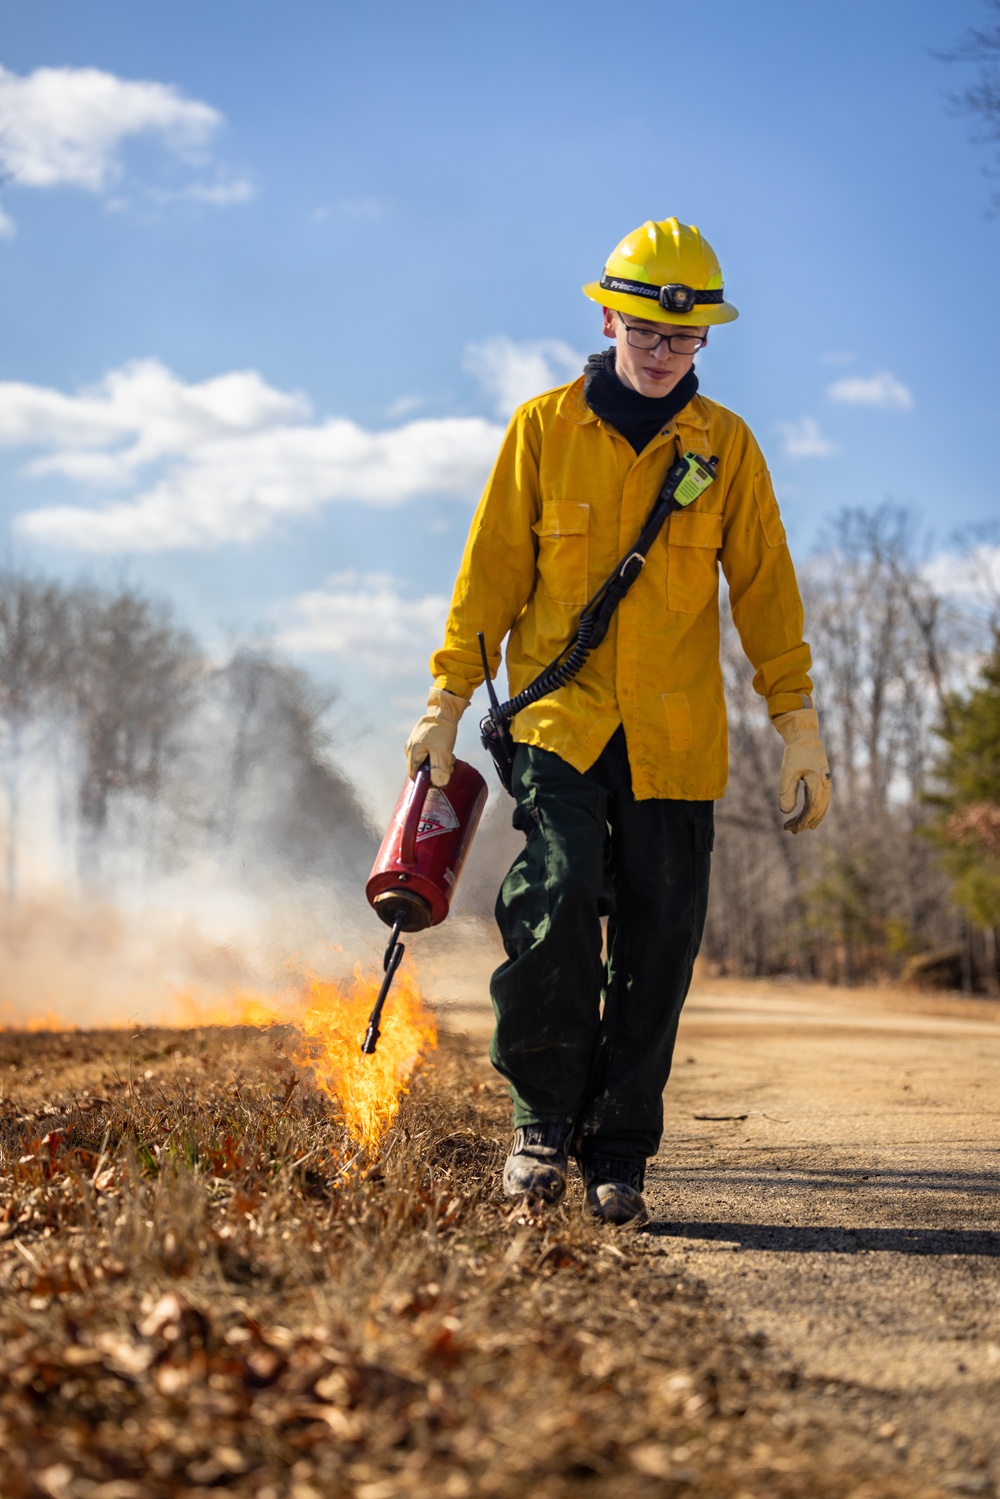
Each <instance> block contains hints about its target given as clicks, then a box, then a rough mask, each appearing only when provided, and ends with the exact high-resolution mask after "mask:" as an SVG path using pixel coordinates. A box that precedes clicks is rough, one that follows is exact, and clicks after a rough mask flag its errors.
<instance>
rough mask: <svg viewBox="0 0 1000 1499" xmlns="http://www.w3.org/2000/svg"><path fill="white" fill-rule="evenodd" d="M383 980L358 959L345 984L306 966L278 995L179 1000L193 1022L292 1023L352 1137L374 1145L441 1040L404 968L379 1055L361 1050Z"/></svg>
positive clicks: (305, 1063) (306, 1060)
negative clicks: (369, 973)
mask: <svg viewBox="0 0 1000 1499" xmlns="http://www.w3.org/2000/svg"><path fill="white" fill-rule="evenodd" d="M380 985H381V977H368V976H366V975H365V974H364V973H362V971H361V968H360V965H359V967H358V968H357V970H356V972H355V977H354V982H353V983H352V984H351V985H350V986H349V987H348V988H347V989H346V991H345V990H343V989H341V988H340V987H339V986H338V985H337V984H335V983H333V982H332V981H331V980H328V979H322V978H319V977H318V976H317V975H316V974H312V973H308V972H304V973H301V974H300V975H298V979H297V982H296V983H295V985H294V986H293V987H292V988H291V989H289V990H288V991H286V992H285V993H284V994H280V995H269V994H255V993H252V992H251V993H246V992H240V993H237V994H235V995H233V996H231V997H230V998H228V999H226V1000H224V1001H222V1002H219V1001H216V1002H215V1003H213V1004H211V1005H205V1004H202V1003H201V1002H199V1000H198V998H197V997H196V996H195V995H192V994H190V993H185V994H179V995H177V996H176V1000H175V1004H176V1006H177V1008H178V1009H179V1011H180V1013H181V1015H182V1017H183V1023H184V1024H185V1025H188V1026H196V1025H253V1026H260V1027H267V1026H271V1025H290V1026H294V1028H295V1029H296V1031H297V1032H298V1035H299V1040H298V1044H297V1046H296V1048H295V1051H294V1052H293V1058H294V1060H295V1061H296V1062H297V1063H298V1064H299V1065H300V1066H302V1067H306V1068H308V1069H309V1070H310V1072H311V1074H312V1082H313V1084H314V1086H315V1087H317V1088H319V1089H320V1090H321V1091H322V1092H324V1093H327V1094H329V1096H330V1097H331V1098H334V1099H336V1101H337V1103H338V1105H339V1106H340V1110H341V1112H342V1114H343V1116H344V1124H345V1126H346V1128H347V1131H348V1134H349V1135H350V1136H351V1139H352V1140H354V1141H355V1143H356V1144H358V1145H360V1146H361V1147H362V1149H364V1150H368V1151H370V1150H371V1149H372V1148H373V1147H374V1146H375V1145H377V1144H378V1142H379V1140H380V1139H381V1137H382V1135H383V1134H384V1133H385V1131H386V1130H387V1129H388V1128H389V1125H390V1124H391V1123H392V1121H393V1120H394V1119H395V1117H396V1114H397V1113H398V1112H399V1105H400V1103H401V1101H402V1099H403V1096H404V1094H405V1093H406V1092H407V1088H408V1084H409V1081H410V1077H411V1076H412V1073H413V1069H414V1068H415V1067H416V1065H417V1063H418V1061H419V1060H420V1058H421V1056H422V1055H423V1054H424V1052H425V1051H429V1050H433V1048H434V1047H436V1046H437V1026H436V1025H435V1023H434V1018H433V1016H432V1015H431V1013H430V1011H429V1010H428V1009H427V1007H426V1005H425V1004H424V1001H423V999H422V998H421V995H420V990H419V988H418V986H417V982H416V979H415V977H414V976H413V974H412V972H410V971H409V970H408V969H407V968H405V967H404V968H402V969H401V970H400V972H399V973H398V974H397V975H396V978H395V981H394V983H393V986H392V989H391V990H390V991H389V997H388V999H387V1000H386V1005H385V1009H384V1010H383V1011H382V1021H381V1035H380V1037H379V1042H378V1047H377V1049H376V1051H375V1053H374V1055H373V1056H365V1055H364V1054H363V1053H362V1051H361V1041H362V1037H363V1036H364V1034H365V1030H366V1029H367V1026H368V1017H369V1015H370V1014H371V1011H372V1007H373V1005H374V1004H375V1000H376V997H377V995H378V991H379V987H380Z"/></svg>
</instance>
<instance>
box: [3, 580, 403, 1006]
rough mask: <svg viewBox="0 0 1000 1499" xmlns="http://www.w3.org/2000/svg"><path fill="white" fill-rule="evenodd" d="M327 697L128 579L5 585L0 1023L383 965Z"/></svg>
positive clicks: (361, 832) (203, 997)
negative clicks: (116, 585)
mask: <svg viewBox="0 0 1000 1499" xmlns="http://www.w3.org/2000/svg"><path fill="white" fill-rule="evenodd" d="M329 706H330V705H329V702H328V701H327V700H324V699H323V698H321V697H319V696H318V695H317V692H316V690H315V688H314V687H313V685H312V683H311V682H310V680H309V678H308V677H306V676H305V674H304V673H302V672H299V671H297V670H296V669H295V668H294V667H292V666H290V665H289V664H288V663H286V662H283V661H281V660H278V659H274V658H271V657H269V656H267V655H266V654H262V653H260V652H247V651H240V652H237V653H236V654H235V655H234V657H233V658H232V659H231V660H230V661H229V662H227V663H225V664H224V665H222V666H217V665H213V664H212V663H210V662H209V661H208V660H207V659H206V658H205V656H204V654H203V653H202V652H201V651H200V650H199V649H198V647H197V644H196V642H194V641H193V640H192V639H191V638H190V636H188V635H186V634H185V633H184V632H183V631H181V630H180V629H178V628H177V626H176V625H175V624H174V623H173V621H172V619H171V618H170V616H169V613H168V611H166V610H165V609H164V608H162V607H161V606H157V605H156V604H154V603H151V602H150V601H149V600H147V599H144V598H143V597H141V596H140V595H137V594H136V593H135V592H133V591H129V590H124V591H122V592H119V593H117V594H113V595H111V594H101V593H99V592H95V591H94V590H89V589H64V588H61V587H60V586H58V585H54V584H49V583H40V582H38V581H37V580H32V579H26V578H24V577H21V576H10V575H8V576H7V577H4V578H0V943H2V949H3V957H4V961H3V964H2V975H0V1025H6V1026H23V1025H32V1024H36V1025H37V1024H42V1023H46V1021H48V1023H54V1022H55V1021H56V1020H59V1021H61V1022H63V1023H67V1024H80V1025H93V1026H100V1025H112V1024H123V1023H128V1022H135V1021H140V1022H149V1021H152V1020H169V1019H170V1018H172V1017H173V1016H174V1015H175V1014H176V1013H177V1012H178V1005H181V1007H182V1008H183V1007H184V1006H186V1007H187V1013H188V1014H191V1013H196V1012H197V1010H198V1008H199V1006H203V1007H204V1008H206V1009H207V1008H212V1009H215V1010H216V1011H218V1009H219V1003H220V1001H221V1000H224V998H225V996H226V995H232V996H234V997H235V996H237V995H238V993H239V992H240V991H246V990H255V991H258V992H259V991H264V992H274V991H276V990H279V989H281V988H284V987H286V986H287V985H288V983H289V982H290V980H291V977H292V974H293V972H294V971H295V970H301V969H302V968H304V967H312V968H313V969H315V970H317V971H320V972H322V973H323V974H325V975H327V976H340V975H342V974H349V973H350V971H351V970H352V968H353V966H354V964H355V962H356V961H358V960H361V961H363V962H368V963H370V962H372V961H373V960H374V959H376V958H377V955H378V953H379V949H380V941H381V931H380V928H379V926H378V923H377V922H375V921H374V920H373V919H372V917H371V914H370V912H369V911H368V908H367V905H366V903H365V900H364V893H363V891H364V881H365V877H366V875H367V873H368V870H369V868H370V866H371V861H372V857H373V854H374V851H375V848H376V847H377V843H378V838H377V835H376V833H375V831H374V829H373V828H372V827H371V826H370V825H369V823H368V821H367V819H366V816H365V813H364V809H363V808H362V807H361V805H360V803H359V801H358V799H357V797H356V795H355V793H354V791H353V789H352V787H351V786H350V785H349V783H348V782H347V780H346V779H345V778H344V777H343V776H342V775H341V774H340V773H339V772H338V770H337V768H336V766H335V764H334V762H333V759H332V755H331V750H330V745H329V742H328V739H327V735H326V733H325V731H324V723H325V721H326V713H327V710H328V708H329ZM185 996H186V998H183V997H185Z"/></svg>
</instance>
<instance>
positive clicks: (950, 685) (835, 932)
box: [704, 505, 1000, 992]
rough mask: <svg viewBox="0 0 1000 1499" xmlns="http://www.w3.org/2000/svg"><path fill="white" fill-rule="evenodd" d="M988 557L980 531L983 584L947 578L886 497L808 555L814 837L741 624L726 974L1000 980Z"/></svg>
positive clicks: (719, 867) (994, 673) (998, 805)
mask: <svg viewBox="0 0 1000 1499" xmlns="http://www.w3.org/2000/svg"><path fill="white" fill-rule="evenodd" d="M980 540H981V541H982V539H980ZM989 556H990V549H989V548H988V547H986V546H984V545H982V544H980V545H976V544H975V541H973V542H970V544H969V545H968V546H967V548H966V550H965V562H964V566H965V571H966V575H967V583H968V586H967V587H966V588H964V589H963V590H962V591H961V592H960V593H959V594H958V595H956V594H955V593H953V592H945V591H944V590H942V589H939V588H935V587H934V586H933V584H932V583H931V581H930V578H929V573H928V569H927V568H926V567H924V566H923V565H922V562H921V559H920V557H919V555H918V553H917V549H916V546H915V543H914V538H913V526H912V518H911V517H910V516H909V514H908V512H906V511H904V510H902V509H900V508H897V507H893V506H891V505H887V506H884V507H883V508H881V509H880V510H878V511H876V512H874V513H873V512H868V511H860V510H857V511H846V512H844V513H843V514H842V515H841V516H840V518H839V520H838V522H837V523H836V525H835V527H834V528H833V533H832V535H831V536H830V538H829V543H828V545H827V546H826V548H824V550H823V552H822V553H821V554H820V555H819V556H817V557H816V558H814V559H813V561H812V562H811V563H810V564H809V565H808V566H807V567H805V568H804V569H802V576H801V582H802V585H803V596H804V602H805V607H806V634H807V638H808V639H809V641H810V643H811V645H812V648H813V657H814V671H813V677H814V681H815V684H816V702H817V706H818V708H819V711H820V725H821V730H822V733H823V736H824V740H825V743H826V746H827V750H828V753H829V756H830V764H831V769H832V772H833V803H832V806H831V811H830V815H829V816H828V817H827V819H826V821H825V822H824V824H823V825H822V827H821V828H820V829H819V830H818V832H817V833H816V834H815V835H811V836H803V837H798V838H790V837H789V836H788V835H787V834H786V833H785V832H784V831H783V829H782V822H783V818H782V816H781V815H780V814H779V813H778V811H777V808H776V802H775V791H774V788H775V786H776V783H777V781H776V778H777V767H778V764H779V763H780V752H781V746H780V743H778V742H777V736H775V735H774V731H773V729H771V727H770V725H769V724H768V723H767V722H766V720H765V719H764V718H763V715H762V713H761V706H760V700H759V698H758V697H757V696H756V694H755V693H754V692H753V691H752V689H751V686H750V677H749V673H748V670H747V663H746V661H745V659H744V658H743V656H742V653H741V651H740V648H739V643H738V641H737V639H736V637H735V631H734V630H733V628H732V625H731V623H728V624H727V627H726V628H725V629H724V631H723V660H724V671H725V676H726V690H727V697H728V700H729V713H730V736H731V771H730V784H729V791H728V793H727V796H726V798H725V800H724V801H722V802H720V803H719V804H718V807H717V814H716V826H717V837H716V857H715V860H714V867H713V890H712V898H711V905H710V911H709V920H708V927H707V931H706V939H705V947H704V952H705V954H706V957H707V958H708V960H709V961H710V962H711V963H714V964H715V965H716V966H717V969H719V970H721V971H724V972H732V973H740V974H778V973H788V974H794V975H799V976H802V977H813V978H819V979H823V980H826V981H828V982H834V983H844V984H855V983H862V982H878V981H881V980H883V979H886V978H899V977H902V978H904V979H906V980H907V981H914V982H918V983H924V984H934V985H939V986H941V987H947V988H963V989H966V990H971V989H973V988H976V989H986V990H990V991H993V992H995V991H996V990H997V986H998V980H1000V973H998V966H997V931H998V928H1000V857H998V856H1000V655H998V650H1000V647H998V640H1000V636H998V628H1000V607H998V598H997V595H996V591H995V586H994V585H993V581H992V578H991V575H990V573H989V568H988V566H986V565H985V562H988V559H989ZM983 559H985V562H984V560H983ZM977 565H978V566H979V572H980V576H979V577H978V579H977V578H976V576H975V574H976V569H977ZM977 584H978V586H976V585H977Z"/></svg>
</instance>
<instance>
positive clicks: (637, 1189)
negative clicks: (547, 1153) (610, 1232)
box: [580, 1155, 649, 1228]
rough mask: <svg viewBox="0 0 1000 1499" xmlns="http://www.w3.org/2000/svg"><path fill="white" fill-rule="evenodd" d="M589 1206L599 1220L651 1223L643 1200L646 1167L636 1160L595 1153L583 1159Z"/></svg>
mask: <svg viewBox="0 0 1000 1499" xmlns="http://www.w3.org/2000/svg"><path fill="white" fill-rule="evenodd" d="M580 1169H581V1170H582V1172H583V1184H584V1187H585V1188H586V1192H587V1208H588V1210H589V1211H590V1214H591V1216H592V1217H594V1218H596V1219H597V1220H598V1222H599V1223H614V1224H623V1223H631V1224H632V1225H633V1226H634V1227H636V1228H638V1227H639V1226H640V1225H641V1224H643V1223H646V1222H648V1220H649V1214H648V1213H647V1212H646V1204H645V1203H644V1202H643V1200H642V1187H643V1182H644V1180H645V1168H644V1167H643V1166H641V1165H640V1164H639V1163H638V1162H636V1161H620V1160H618V1159H616V1157H614V1156H607V1155H596V1156H591V1157H590V1158H589V1159H588V1160H585V1161H581V1163H580Z"/></svg>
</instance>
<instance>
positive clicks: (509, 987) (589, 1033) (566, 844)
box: [490, 745, 609, 1126]
mask: <svg viewBox="0 0 1000 1499" xmlns="http://www.w3.org/2000/svg"><path fill="white" fill-rule="evenodd" d="M598 763H600V762H598ZM514 794H515V799H516V802H517V806H516V810H515V812H514V826H515V827H518V828H520V829H521V830H522V831H523V832H524V833H525V835H526V840H525V846H524V849H523V851H522V852H521V854H519V855H518V857H517V858H516V859H515V861H514V863H513V865H512V866H511V869H510V872H509V874H508V875H507V877H506V879H505V880H504V882H503V885H502V886H501V889H500V894H499V897H498V899H497V907H496V918H497V924H498V926H499V928H500V933H501V936H502V937H503V942H504V948H505V950H506V952H507V960H506V962H505V963H503V964H501V966H500V967H499V968H498V969H497V971H496V973H495V974H494V975H493V980H492V983H491V985H490V993H491V997H492V1000H493V1009H494V1013H495V1015H496V1030H495V1032H494V1036H493V1042H492V1045H491V1047H490V1058H491V1060H492V1062H493V1065H494V1066H495V1067H496V1068H497V1070H498V1071H499V1072H500V1073H501V1074H502V1075H503V1076H504V1077H505V1078H506V1079H507V1081H508V1083H509V1084H510V1093H511V1098H512V1099H513V1102H514V1124H515V1126H518V1125H523V1124H530V1123H533V1122H534V1121H542V1120H550V1119H560V1120H575V1119H576V1118H577V1117H578V1115H579V1113H580V1111H581V1109H582V1108H583V1106H584V1104H585V1101H586V1099H587V1096H588V1093H589V1091H590V1087H591V1072H592V1066H593V1059H594V1054H595V1050H596V1047H597V1041H598V1035H599V1031H600V1019H601V994H602V990H603V986H604V964H603V962H602V957H601V946H602V933H601V915H602V914H604V913H606V911H607V910H608V905H609V902H608V892H607V872H606V860H607V800H608V798H607V792H606V790H605V789H604V788H603V787H602V786H601V785H600V784H599V783H598V782H597V781H596V780H595V779H594V778H593V777H592V776H591V775H590V774H587V775H581V774H580V772H579V771H576V770H574V769H573V767H572V766H571V765H568V764H567V763H566V762H565V761H564V760H561V759H560V758H559V756H558V755H555V754H553V753H551V752H550V751H548V750H542V749H537V748H535V747H534V746H529V745H518V747H517V752H516V756H515V760H514Z"/></svg>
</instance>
